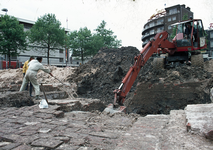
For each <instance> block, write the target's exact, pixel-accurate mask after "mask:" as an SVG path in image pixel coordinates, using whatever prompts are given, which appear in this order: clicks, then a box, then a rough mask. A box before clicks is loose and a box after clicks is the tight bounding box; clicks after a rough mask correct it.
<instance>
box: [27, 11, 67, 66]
mask: <svg viewBox="0 0 213 150" xmlns="http://www.w3.org/2000/svg"><path fill="white" fill-rule="evenodd" d="M60 25H61V23H60V22H59V21H58V20H56V17H55V15H54V14H45V15H44V16H42V17H41V18H38V20H37V21H36V23H35V24H34V26H33V27H32V28H31V30H30V32H29V40H30V42H31V43H34V44H37V45H40V46H41V49H42V50H44V52H45V53H47V63H48V65H49V57H50V51H55V50H56V49H59V48H61V49H63V47H64V46H65V44H66V34H65V29H64V28H61V27H60Z"/></svg>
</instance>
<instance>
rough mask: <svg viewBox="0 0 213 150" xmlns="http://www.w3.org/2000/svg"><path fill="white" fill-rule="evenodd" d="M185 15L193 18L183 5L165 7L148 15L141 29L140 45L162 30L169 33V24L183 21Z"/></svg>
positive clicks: (170, 29)
mask: <svg viewBox="0 0 213 150" xmlns="http://www.w3.org/2000/svg"><path fill="white" fill-rule="evenodd" d="M184 16H187V17H188V19H189V17H192V18H193V12H191V11H190V8H189V7H187V8H186V7H185V5H175V6H172V7H167V8H165V10H161V11H159V12H157V14H154V15H152V16H151V17H150V19H149V20H148V22H147V23H146V24H145V25H144V27H143V31H142V38H141V40H142V42H143V43H142V47H144V46H145V45H146V44H147V43H148V42H149V41H150V40H151V39H153V38H154V37H155V35H156V34H157V33H159V32H162V31H167V32H168V33H169V34H170V35H171V34H172V32H173V29H172V27H171V26H170V25H171V24H173V23H176V22H179V21H183V17H184Z"/></svg>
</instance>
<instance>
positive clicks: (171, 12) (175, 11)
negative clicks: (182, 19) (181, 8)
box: [169, 8, 177, 15]
mask: <svg viewBox="0 0 213 150" xmlns="http://www.w3.org/2000/svg"><path fill="white" fill-rule="evenodd" d="M176 13H177V8H173V9H170V10H169V14H170V15H171V14H176Z"/></svg>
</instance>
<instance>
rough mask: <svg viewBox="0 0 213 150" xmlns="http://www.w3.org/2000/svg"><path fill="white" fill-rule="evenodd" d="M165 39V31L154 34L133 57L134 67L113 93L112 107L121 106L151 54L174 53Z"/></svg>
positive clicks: (173, 45) (171, 46) (173, 49)
mask: <svg viewBox="0 0 213 150" xmlns="http://www.w3.org/2000/svg"><path fill="white" fill-rule="evenodd" d="M167 37H168V32H167V31H163V32H161V33H158V34H156V35H155V37H154V39H153V40H151V41H149V42H148V43H147V44H146V46H145V47H144V48H143V49H142V50H141V51H140V54H138V55H137V56H135V58H134V60H135V62H134V65H133V66H131V67H130V69H129V71H128V72H127V74H126V76H125V77H124V78H123V80H122V83H121V85H120V86H119V88H118V89H116V90H114V91H113V92H114V94H115V97H114V103H113V106H114V107H115V106H117V105H119V106H123V103H124V101H125V98H126V95H127V94H128V92H129V91H130V89H131V87H132V85H133V83H134V81H135V80H136V78H137V76H138V74H139V72H140V70H141V67H143V66H144V65H145V63H146V62H147V60H148V59H149V58H150V57H151V56H152V54H153V53H158V50H159V49H160V50H162V51H163V52H166V53H169V54H173V53H174V52H175V47H176V46H175V44H174V43H171V42H170V41H168V40H167ZM123 107H124V106H123ZM123 109H124V108H123Z"/></svg>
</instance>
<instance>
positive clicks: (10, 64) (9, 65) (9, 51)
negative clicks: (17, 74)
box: [8, 51, 11, 68]
mask: <svg viewBox="0 0 213 150" xmlns="http://www.w3.org/2000/svg"><path fill="white" fill-rule="evenodd" d="M8 58H9V67H8V68H11V59H10V51H9V54H8Z"/></svg>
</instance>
